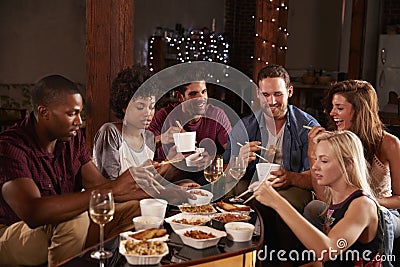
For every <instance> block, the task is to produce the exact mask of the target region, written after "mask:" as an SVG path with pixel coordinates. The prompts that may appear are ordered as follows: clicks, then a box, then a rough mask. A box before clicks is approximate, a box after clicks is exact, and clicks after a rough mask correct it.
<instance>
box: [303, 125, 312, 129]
mask: <svg viewBox="0 0 400 267" xmlns="http://www.w3.org/2000/svg"><path fill="white" fill-rule="evenodd" d="M303 128H304V129H308V130H311V129H312V127H311V126H308V125H303Z"/></svg>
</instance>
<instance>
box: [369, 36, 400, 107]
mask: <svg viewBox="0 0 400 267" xmlns="http://www.w3.org/2000/svg"><path fill="white" fill-rule="evenodd" d="M399 48H400V34H381V35H380V36H379V50H378V66H377V76H376V85H375V89H376V92H377V95H378V101H379V110H381V111H382V110H383V108H384V107H385V105H386V104H388V101H389V92H390V91H394V92H396V93H397V95H398V96H400V53H399Z"/></svg>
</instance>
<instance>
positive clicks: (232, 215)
mask: <svg viewBox="0 0 400 267" xmlns="http://www.w3.org/2000/svg"><path fill="white" fill-rule="evenodd" d="M250 219H251V217H250V216H249V215H247V214H244V213H240V212H224V213H217V214H215V215H214V216H212V222H211V223H212V227H214V228H216V229H218V230H225V228H224V226H225V224H226V223H230V222H247V221H249V220H250Z"/></svg>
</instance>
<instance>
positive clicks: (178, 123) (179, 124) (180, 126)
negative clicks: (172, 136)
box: [175, 120, 183, 130]
mask: <svg viewBox="0 0 400 267" xmlns="http://www.w3.org/2000/svg"><path fill="white" fill-rule="evenodd" d="M175 122H176V125H178V127H179V128H181V130H183V126H182V124H181V123H180V122H179V121H178V120H176V121H175Z"/></svg>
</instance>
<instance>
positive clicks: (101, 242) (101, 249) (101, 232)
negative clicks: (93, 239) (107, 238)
mask: <svg viewBox="0 0 400 267" xmlns="http://www.w3.org/2000/svg"><path fill="white" fill-rule="evenodd" d="M103 252H104V224H102V223H100V253H101V254H103Z"/></svg>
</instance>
